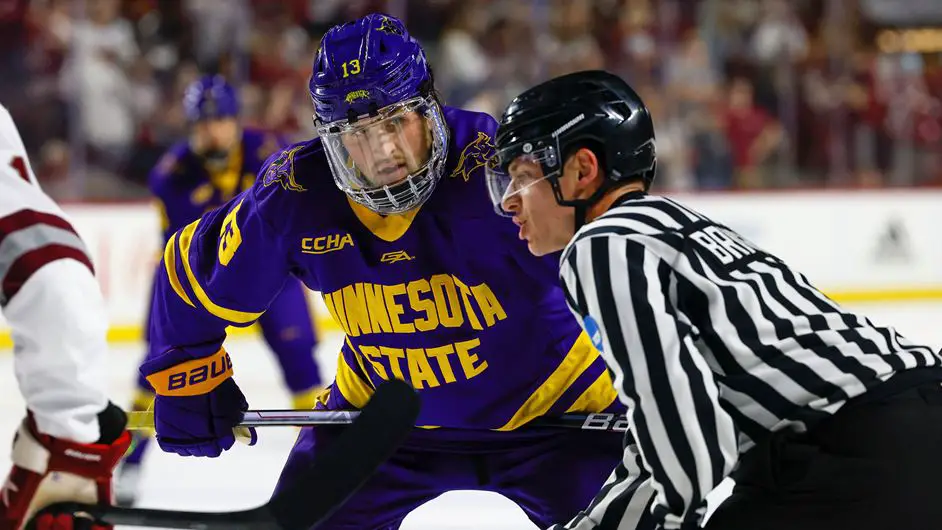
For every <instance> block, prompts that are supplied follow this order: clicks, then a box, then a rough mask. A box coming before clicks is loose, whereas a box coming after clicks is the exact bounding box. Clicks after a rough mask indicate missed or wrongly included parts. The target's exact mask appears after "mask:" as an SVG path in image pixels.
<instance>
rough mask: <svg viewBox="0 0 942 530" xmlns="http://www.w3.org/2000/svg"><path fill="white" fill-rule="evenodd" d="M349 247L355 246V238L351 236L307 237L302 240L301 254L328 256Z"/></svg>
mask: <svg viewBox="0 0 942 530" xmlns="http://www.w3.org/2000/svg"><path fill="white" fill-rule="evenodd" d="M348 245H349V246H351V247H352V246H353V236H351V235H350V234H331V235H329V236H321V237H305V238H303V239H301V252H303V253H305V254H326V253H328V252H333V251H335V250H341V249H343V248H344V247H346V246H348Z"/></svg>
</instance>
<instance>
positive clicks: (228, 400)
mask: <svg viewBox="0 0 942 530" xmlns="http://www.w3.org/2000/svg"><path fill="white" fill-rule="evenodd" d="M141 373H142V374H143V375H144V377H146V378H147V381H148V382H149V383H150V384H151V386H153V388H154V392H155V393H156V395H157V397H156V398H155V399H154V428H155V431H156V433H157V444H158V445H159V446H160V448H161V449H163V450H164V451H167V452H169V453H177V454H178V455H182V456H208V457H217V456H219V455H220V454H222V452H223V451H226V450H228V449H229V448H230V447H232V444H233V443H235V436H234V435H233V432H232V428H233V427H235V426H236V425H238V424H239V422H241V421H242V413H243V412H245V411H246V410H248V408H249V406H248V403H247V402H246V401H245V396H244V395H243V394H242V391H241V390H239V386H238V385H236V383H235V381H234V380H233V379H232V361H231V360H230V359H229V354H228V353H226V351H225V350H224V349H221V348H220V349H219V351H218V352H216V353H214V354H213V355H210V356H208V357H201V358H193V356H192V355H190V354H189V353H187V352H186V351H185V350H180V349H175V350H170V351H168V352H166V353H164V354H162V355H160V356H158V357H157V358H155V359H152V360H149V361H147V362H145V363H144V364H143V365H142V366H141ZM249 433H250V438H251V439H250V440H249V445H254V444H255V442H256V441H257V436H256V434H255V429H249Z"/></svg>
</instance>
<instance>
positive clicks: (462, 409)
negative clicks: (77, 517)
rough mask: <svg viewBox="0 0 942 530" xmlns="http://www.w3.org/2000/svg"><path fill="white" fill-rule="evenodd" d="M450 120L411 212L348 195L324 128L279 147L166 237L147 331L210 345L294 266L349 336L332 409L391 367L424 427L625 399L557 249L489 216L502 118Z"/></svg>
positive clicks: (450, 114) (190, 345) (199, 349)
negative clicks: (534, 251) (441, 154)
mask: <svg viewBox="0 0 942 530" xmlns="http://www.w3.org/2000/svg"><path fill="white" fill-rule="evenodd" d="M445 118H446V121H447V124H448V126H449V130H450V146H449V153H448V162H447V165H446V171H445V174H444V176H443V177H442V179H441V181H440V182H439V183H438V187H437V188H436V190H435V192H434V193H433V194H432V196H431V198H430V199H429V200H428V201H426V202H425V204H424V205H422V206H421V207H420V208H419V209H417V210H413V211H410V212H408V213H406V214H401V215H390V216H385V217H384V216H380V215H378V214H375V213H373V212H371V211H369V210H367V209H366V208H364V207H361V206H359V205H357V204H355V203H353V202H352V201H350V200H348V198H347V196H346V195H345V194H344V193H343V192H341V191H340V190H339V189H338V188H337V187H336V186H335V184H334V182H333V179H332V176H331V173H330V170H329V168H328V165H327V161H326V159H325V154H324V151H323V148H322V145H321V142H320V140H317V139H314V140H310V141H307V142H303V143H300V144H296V145H294V146H291V147H289V148H287V149H284V150H283V151H281V152H279V153H278V154H276V155H274V156H272V157H271V158H270V159H269V160H268V161H267V162H266V164H265V166H264V167H263V169H262V171H261V173H260V175H259V178H258V179H257V180H256V182H255V183H254V184H253V186H252V187H251V188H250V189H248V190H247V191H246V192H244V193H242V194H241V195H238V196H236V197H235V198H234V199H232V200H231V201H229V203H228V204H227V205H225V206H224V207H222V208H220V209H218V210H214V211H212V212H209V213H207V214H205V215H204V216H203V217H202V218H201V219H200V220H198V221H196V222H194V223H192V224H189V225H188V226H186V227H185V228H184V229H183V230H181V231H179V232H178V233H176V234H174V235H173V236H172V237H170V239H169V242H168V244H167V246H166V250H165V253H164V265H165V266H164V269H163V272H162V274H160V275H159V277H158V284H157V290H158V296H157V297H156V302H155V305H154V308H153V311H154V312H155V315H154V319H155V324H154V326H153V327H152V333H153V334H154V336H153V337H152V340H155V341H158V342H159V343H160V344H161V347H163V348H165V349H168V348H171V347H183V349H185V350H187V351H188V352H190V354H191V355H193V356H194V357H204V356H207V355H212V354H213V353H215V352H216V351H218V350H219V349H220V347H221V344H222V341H223V339H224V328H225V326H226V325H236V326H246V325H249V324H250V323H252V322H253V321H255V320H256V319H257V318H258V317H259V316H260V315H261V314H262V312H263V311H265V308H266V307H267V306H268V304H269V303H270V301H271V300H272V298H273V297H274V295H275V294H276V293H277V292H278V290H279V289H280V288H281V286H282V284H283V283H284V282H285V280H286V279H287V278H288V277H289V276H296V277H297V278H299V279H300V280H301V281H302V282H304V284H306V285H307V286H308V287H309V288H310V289H313V290H315V291H319V292H321V293H322V295H323V299H324V302H325V304H326V306H327V308H328V310H329V311H330V313H331V315H332V316H333V318H334V320H335V321H336V322H337V324H338V325H339V326H340V327H341V328H342V329H343V330H344V331H345V332H346V339H345V345H344V346H343V348H342V351H341V353H340V359H339V363H338V372H337V377H336V381H335V384H334V387H333V392H335V393H339V394H340V396H336V395H334V396H331V400H330V402H331V403H334V404H335V405H336V406H348V404H349V405H352V406H354V407H360V406H362V405H364V404H365V403H366V401H367V400H368V399H369V396H370V395H371V392H372V390H373V389H374V388H375V387H376V385H377V384H378V383H380V382H381V381H382V380H383V379H389V378H393V377H395V378H399V379H403V380H405V381H408V382H410V383H411V384H412V385H413V386H414V387H415V388H416V389H417V390H418V391H419V393H420V395H421V397H422V403H423V407H422V412H421V416H420V418H419V422H418V424H419V425H422V426H442V427H452V428H464V429H497V430H511V429H515V428H517V427H519V426H521V425H523V424H524V423H526V422H528V421H530V420H532V419H534V418H536V417H539V416H542V415H554V414H561V413H564V412H595V411H602V410H608V409H609V408H610V407H618V405H617V404H615V403H614V402H615V397H616V394H615V391H614V389H613V385H612V381H611V379H610V377H609V373H608V372H607V370H606V367H605V364H604V362H603V361H602V359H601V358H600V356H599V354H598V352H597V351H596V350H595V349H594V348H593V347H592V345H591V342H590V341H589V339H588V338H587V337H586V336H585V334H583V333H582V332H581V329H580V326H579V324H578V323H577V322H576V320H575V319H573V317H572V315H571V313H570V312H569V310H568V309H567V306H566V303H565V300H564V298H563V294H562V291H561V290H560V289H559V287H558V283H557V275H556V271H557V260H558V255H552V256H547V257H544V258H536V257H533V256H531V255H530V253H529V252H528V250H527V246H526V244H525V242H523V241H520V240H518V238H517V229H516V227H515V226H514V225H513V223H512V222H510V220H508V219H506V218H502V217H499V216H497V215H495V214H494V211H493V206H492V205H491V203H490V200H489V198H488V193H487V189H486V183H485V179H484V164H485V160H486V157H487V155H488V153H489V152H490V150H492V149H493V147H492V143H491V138H492V136H493V134H494V131H495V129H496V125H497V124H496V123H495V122H494V120H493V119H492V118H490V117H489V116H487V115H484V114H478V113H473V112H468V111H463V110H458V109H453V108H445ZM235 370H236V377H238V359H237V358H236V359H235ZM341 398H342V399H341Z"/></svg>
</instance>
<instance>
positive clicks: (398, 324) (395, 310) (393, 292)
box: [383, 283, 415, 333]
mask: <svg viewBox="0 0 942 530" xmlns="http://www.w3.org/2000/svg"><path fill="white" fill-rule="evenodd" d="M402 294H406V286H405V285H404V284H401V283H397V284H395V285H387V286H385V287H384V288H383V298H384V299H385V301H386V309H387V311H388V312H389V322H390V323H391V324H392V329H393V332H394V333H415V325H413V324H411V323H403V322H402V321H401V320H399V317H400V316H402V314H403V313H404V312H405V309H404V308H403V307H402V304H399V303H398V302H396V297H397V296H399V295H402Z"/></svg>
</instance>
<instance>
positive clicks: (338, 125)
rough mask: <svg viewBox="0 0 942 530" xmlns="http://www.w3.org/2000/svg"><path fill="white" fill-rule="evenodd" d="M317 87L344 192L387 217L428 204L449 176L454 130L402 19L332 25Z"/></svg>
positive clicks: (318, 114) (326, 139)
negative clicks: (448, 156) (449, 150)
mask: <svg viewBox="0 0 942 530" xmlns="http://www.w3.org/2000/svg"><path fill="white" fill-rule="evenodd" d="M310 90H311V99H312V100H313V102H314V110H315V114H314V123H315V125H316V126H317V132H318V134H319V136H320V138H321V140H322V142H323V144H324V148H325V151H326V153H327V159H328V162H329V164H330V168H331V172H332V173H333V175H334V181H335V182H336V184H337V186H338V187H339V188H340V189H341V190H343V191H344V192H345V193H346V194H347V195H348V196H349V197H350V198H351V199H352V200H353V201H355V202H357V203H359V204H362V205H363V206H366V207H367V208H369V209H371V210H373V211H375V212H377V213H380V214H384V215H385V214H393V213H401V212H405V211H408V210H411V209H413V208H416V207H418V206H419V205H421V204H422V203H423V202H425V200H426V199H428V197H429V196H430V195H431V194H432V191H433V190H434V189H435V185H436V184H437V183H438V180H439V179H440V178H441V175H442V172H443V171H444V166H445V156H446V152H447V147H448V127H447V126H446V125H445V119H444V117H443V115H442V111H441V106H440V104H439V102H438V100H437V99H436V97H435V93H434V91H433V83H432V74H431V71H430V70H429V66H428V62H427V61H426V58H425V52H424V51H423V50H422V47H421V46H420V45H419V43H418V42H417V41H416V40H415V39H413V38H412V37H410V36H409V34H408V32H407V31H406V28H405V26H403V24H402V22H401V21H400V20H398V19H396V18H395V17H392V16H390V15H383V14H370V15H367V16H365V17H363V18H361V19H359V20H356V21H353V22H348V23H346V24H341V25H338V26H334V27H333V28H331V29H330V30H329V31H328V32H327V33H326V34H325V35H324V38H323V39H322V41H321V46H320V49H318V51H317V57H316V58H315V60H314V71H313V74H312V76H311V80H310Z"/></svg>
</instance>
